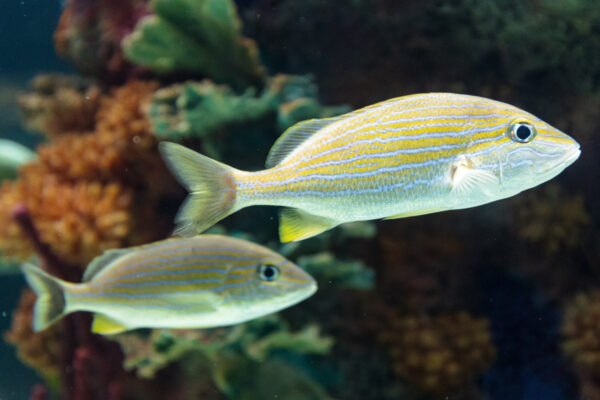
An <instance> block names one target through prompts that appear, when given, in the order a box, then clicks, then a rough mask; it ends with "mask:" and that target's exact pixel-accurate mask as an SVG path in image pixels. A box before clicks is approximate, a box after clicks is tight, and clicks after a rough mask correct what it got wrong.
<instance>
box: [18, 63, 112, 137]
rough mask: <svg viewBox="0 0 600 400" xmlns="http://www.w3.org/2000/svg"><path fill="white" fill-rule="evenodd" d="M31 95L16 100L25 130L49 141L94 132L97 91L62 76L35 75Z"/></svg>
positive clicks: (75, 79) (98, 94) (98, 99)
mask: <svg viewBox="0 0 600 400" xmlns="http://www.w3.org/2000/svg"><path fill="white" fill-rule="evenodd" d="M30 86H31V89H32V91H33V92H32V93H27V94H24V95H21V96H19V107H20V109H21V113H22V114H23V117H24V120H25V125H26V127H27V129H30V130H34V131H39V132H41V133H43V134H45V135H46V136H48V137H50V138H51V137H54V136H56V135H58V134H62V133H65V132H71V131H87V130H90V129H92V128H93V126H94V122H95V117H96V112H97V111H98V107H99V106H100V98H101V93H100V89H98V88H97V87H95V86H90V85H88V84H86V83H85V82H83V81H82V80H80V79H77V78H74V77H68V76H63V75H56V74H50V75H38V76H36V77H35V78H34V79H33V80H32V82H31V85H30Z"/></svg>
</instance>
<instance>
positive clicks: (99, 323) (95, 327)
mask: <svg viewBox="0 0 600 400" xmlns="http://www.w3.org/2000/svg"><path fill="white" fill-rule="evenodd" d="M129 329H131V328H129V327H127V326H125V325H123V324H121V323H120V322H117V321H115V320H112V319H110V318H108V317H107V316H106V315H104V314H94V322H92V332H94V333H101V334H103V335H113V334H115V333H121V332H124V331H127V330H129Z"/></svg>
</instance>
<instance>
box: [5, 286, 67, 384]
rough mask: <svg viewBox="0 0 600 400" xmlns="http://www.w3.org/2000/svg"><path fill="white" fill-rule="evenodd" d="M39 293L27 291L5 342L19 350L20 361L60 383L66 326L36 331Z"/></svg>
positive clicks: (48, 379)
mask: <svg viewBox="0 0 600 400" xmlns="http://www.w3.org/2000/svg"><path fill="white" fill-rule="evenodd" d="M35 300H36V296H35V294H34V293H33V292H32V291H31V290H29V289H26V290H24V291H23V294H22V295H21V300H20V301H19V306H18V308H17V309H16V310H15V312H14V315H13V321H12V326H11V328H10V330H9V331H7V332H6V333H5V334H4V340H6V341H7V342H8V343H11V344H13V345H15V346H16V347H17V351H18V355H19V358H20V359H21V360H22V361H23V362H24V363H25V364H27V365H29V366H31V367H33V368H35V369H36V370H37V371H38V372H39V373H40V374H42V375H43V376H44V377H45V379H46V380H47V381H49V382H51V383H53V384H56V383H58V378H59V375H60V365H61V357H62V347H61V336H62V325H55V326H53V327H51V328H50V329H47V330H45V331H42V332H33V331H32V329H31V319H32V316H33V304H34V303H35Z"/></svg>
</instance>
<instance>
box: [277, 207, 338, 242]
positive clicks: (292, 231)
mask: <svg viewBox="0 0 600 400" xmlns="http://www.w3.org/2000/svg"><path fill="white" fill-rule="evenodd" d="M337 225H339V222H337V221H335V220H332V219H330V218H326V217H321V216H318V215H312V214H309V213H307V212H304V211H301V210H299V209H297V208H284V209H283V210H281V213H280V214H279V240H281V241H282V242H295V241H298V240H302V239H306V238H309V237H312V236H315V235H318V234H319V233H321V232H323V231H326V230H328V229H331V228H333V227H335V226H337Z"/></svg>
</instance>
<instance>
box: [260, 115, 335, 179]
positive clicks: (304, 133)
mask: <svg viewBox="0 0 600 400" xmlns="http://www.w3.org/2000/svg"><path fill="white" fill-rule="evenodd" d="M340 119H341V117H333V118H322V119H309V120H306V121H302V122H298V123H297V124H295V125H292V126H291V127H289V128H288V129H287V130H286V131H285V132H283V134H282V135H281V136H280V137H279V139H277V140H276V141H275V144H273V147H271V150H270V151H269V155H268V156H267V161H266V163H265V166H266V167H267V168H273V167H274V166H276V165H278V164H280V163H281V162H282V161H283V160H284V159H285V158H286V157H287V156H288V155H290V153H291V152H292V151H294V150H295V149H297V148H298V146H300V145H301V144H302V143H304V142H306V141H307V140H308V139H309V138H310V137H311V136H312V135H314V134H315V133H317V132H318V131H320V130H321V129H322V128H324V127H326V126H327V125H329V124H332V123H334V122H336V121H339V120H340Z"/></svg>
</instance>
